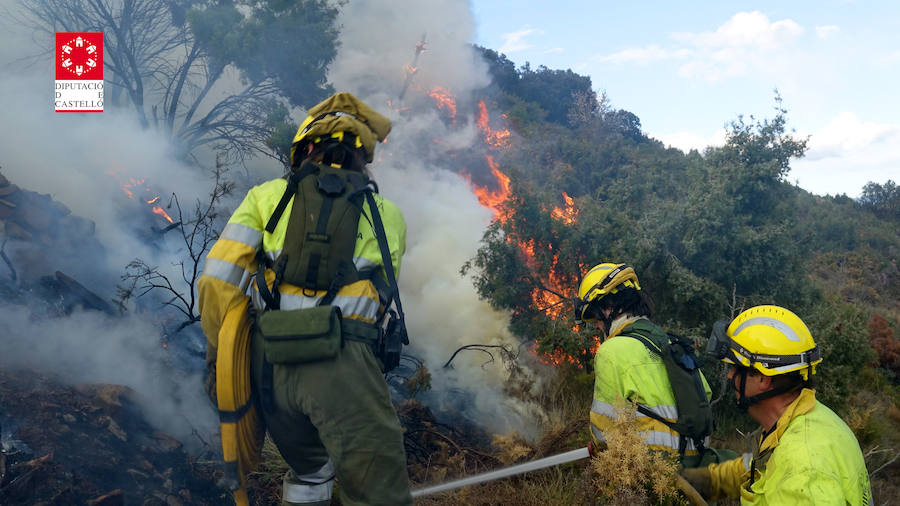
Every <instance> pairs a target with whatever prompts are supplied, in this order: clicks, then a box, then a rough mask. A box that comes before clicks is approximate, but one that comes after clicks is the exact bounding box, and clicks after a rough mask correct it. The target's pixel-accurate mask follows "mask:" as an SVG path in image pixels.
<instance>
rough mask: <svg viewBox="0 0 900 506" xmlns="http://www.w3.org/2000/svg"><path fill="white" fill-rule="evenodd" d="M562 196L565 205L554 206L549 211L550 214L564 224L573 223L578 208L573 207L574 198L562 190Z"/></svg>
mask: <svg viewBox="0 0 900 506" xmlns="http://www.w3.org/2000/svg"><path fill="white" fill-rule="evenodd" d="M562 196H563V200H565V201H566V205H565V207H561V208H560V207H554V208H553V211H550V216H553V217H554V218H556V219H557V220H559V221H561V222H563V223H564V224H566V225H574V224H575V218H576V216H578V209H576V208H575V199H573V198H572V197H570V196H569V194H568V193H566V192H562Z"/></svg>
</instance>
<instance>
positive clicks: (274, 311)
mask: <svg viewBox="0 0 900 506" xmlns="http://www.w3.org/2000/svg"><path fill="white" fill-rule="evenodd" d="M390 128H391V122H390V120H389V119H388V118H386V117H385V116H383V115H381V114H380V113H378V112H376V111H375V110H373V109H372V108H371V107H369V106H368V105H367V104H365V103H364V102H362V101H361V100H359V99H358V98H356V97H355V96H353V95H352V94H350V93H337V94H335V95H333V96H332V97H330V98H328V99H326V100H325V101H323V102H322V103H320V104H318V105H317V106H315V107H313V108H312V109H310V110H309V117H308V118H307V119H306V121H304V122H303V124H302V125H301V126H300V128H299V129H298V132H297V135H296V136H295V138H294V141H293V143H292V146H291V165H292V171H291V173H290V174H289V175H288V176H286V177H285V178H280V179H275V180H271V181H267V182H265V183H263V184H261V185H259V186H256V187H254V188H252V189H250V191H249V192H248V193H247V195H246V197H245V198H244V200H243V202H242V203H241V204H240V206H239V207H238V208H237V210H236V211H235V212H234V214H233V215H232V216H231V218H230V219H229V221H228V224H227V225H226V226H225V229H224V230H223V231H222V233H221V235H220V237H219V239H218V241H217V242H216V243H215V244H214V245H213V247H212V248H211V250H210V252H209V255H208V256H207V259H206V263H205V265H204V270H203V275H202V277H201V278H200V280H199V283H198V285H199V294H200V301H199V304H200V311H201V314H202V320H201V321H202V326H203V330H204V333H205V334H206V336H207V340H208V349H207V363H208V365H209V368H210V372H211V374H210V377H212V378H215V377H216V358H217V349H216V347H217V344H218V342H220V341H219V340H220V338H221V334H220V333H221V332H223V331H228V330H227V329H226V328H223V324H224V323H225V316H226V314H227V313H228V311H229V310H230V309H232V308H234V307H235V306H237V305H239V304H243V303H246V301H247V297H248V296H249V298H250V301H251V306H252V308H253V313H254V315H255V321H256V324H255V326H254V327H253V328H254V329H255V330H254V331H253V333H252V340H251V344H250V355H251V359H250V361H249V362H250V373H251V376H252V378H253V381H252V384H253V393H254V396H255V399H256V400H257V401H259V403H260V404H261V406H262V409H261V412H262V417H263V419H264V421H265V425H266V429H267V430H268V433H269V435H270V437H271V439H272V441H273V442H274V443H275V445H276V446H277V447H278V450H279V451H280V453H281V454H282V456H283V457H284V459H285V461H286V462H287V464H288V465H289V467H290V471H289V472H288V473H287V475H286V476H285V478H284V487H283V496H282V500H283V503H282V504H288V505H297V504H304V505H317V506H319V505H321V506H324V505H328V504H330V503H331V497H332V488H333V484H334V480H335V477H337V479H338V480H339V481H340V486H339V490H340V499H341V502H342V504H344V505H347V506H352V505H391V506H393V505H404V504H411V503H412V498H411V496H410V491H409V479H408V475H407V470H406V456H405V451H404V446H403V434H402V430H401V426H400V423H399V421H398V418H397V415H396V413H395V412H394V410H393V406H392V404H391V398H390V394H389V391H388V387H387V384H386V382H385V379H384V376H383V373H382V369H383V368H384V367H385V363H386V360H387V358H390V356H393V358H394V359H398V358H399V343H397V346H396V348H393V349H391V350H387V352H386V351H385V350H386V349H387V347H384V346H382V345H383V344H384V342H385V336H386V335H387V334H388V333H385V332H384V326H385V322H386V321H387V320H390V321H394V313H393V312H392V313H391V316H390V317H389V318H387V317H386V314H385V313H386V310H387V309H388V308H389V307H390V306H391V301H392V300H393V301H394V302H395V305H396V306H398V307H399V299H398V298H397V297H396V282H395V281H393V277H394V274H395V273H397V272H398V271H399V268H400V259H401V257H402V255H403V253H404V251H405V248H406V222H405V221H404V218H403V215H402V213H401V212H400V210H399V209H398V208H397V206H396V205H394V204H393V203H391V202H390V201H388V200H387V199H385V198H383V197H381V196H380V195H377V194H374V195H373V194H372V193H368V194H366V193H365V192H361V191H360V190H361V189H365V188H366V187H368V186H369V185H371V182H370V181H369V180H368V178H367V176H366V177H363V176H364V175H365V173H366V163H368V162H371V161H372V160H373V155H374V151H375V144H376V142H378V141H383V140H384V139H385V138H386V136H387V134H388V132H389V131H390ZM295 176H296V179H294V177H295ZM292 184H293V185H294V186H293V187H292V186H290V185H292ZM307 184H308V185H311V186H309V187H307V186H304V185H307ZM292 188H296V189H292ZM308 188H311V189H308ZM303 192H311V193H303ZM313 198H318V199H321V202H322V204H318V203H317V204H315V205H312V204H311V202H318V201H314V200H313ZM370 198H372V199H374V200H369V199H370ZM353 199H356V200H353ZM297 202H300V204H297V205H296V206H294V204H295V203H297ZM370 202H374V207H375V208H377V210H378V213H374V214H373V212H372V211H373V209H372V206H370ZM326 203H327V205H326ZM301 204H302V206H301ZM351 204H352V205H351ZM337 206H344V207H342V208H341V211H340V212H338V211H337ZM303 209H305V211H304V210H303ZM354 212H355V213H356V214H352V213H354ZM326 213H328V214H326ZM379 215H380V223H381V225H379V224H378V223H379V221H378V220H377V219H376V216H379ZM310 216H314V217H315V218H314V219H313V221H312V223H306V225H302V224H303V222H308V221H309V220H308V219H307V218H309V217H310ZM316 216H317V217H316ZM343 216H354V217H355V216H358V219H355V218H354V219H353V220H352V223H350V224H349V225H348V226H345V227H343V228H340V227H339V226H338V225H332V223H337V221H335V220H337V219H338V218H341V219H343V218H342V217H343ZM323 217H324V218H323ZM301 226H306V227H307V228H306V229H305V230H306V232H305V233H302V234H300V233H297V231H298V230H301V231H302V230H304V229H303V228H300V227H301ZM333 226H334V227H336V228H335V229H334V230H332V229H331V228H330V227H333ZM351 227H352V228H351ZM379 229H381V232H378V230H379ZM341 241H343V242H341ZM326 243H329V244H334V245H335V246H334V248H333V249H324V250H323V249H316V250H315V251H316V253H315V254H309V253H308V252H309V251H313V250H312V248H320V247H321V245H322V244H326ZM379 243H381V245H380V244H379ZM343 245H346V247H342V246H343ZM387 263H390V264H391V265H390V266H388V265H386V264H387ZM331 271H333V275H332V274H331ZM323 273H329V274H328V275H327V276H325V277H324V278H323ZM320 278H322V279H320ZM326 278H327V279H326ZM335 308H336V309H335ZM320 309H321V310H322V311H324V313H323V312H322V311H320ZM304 311H305V313H301V312H304ZM398 312H399V313H401V314H402V309H399V311H398ZM297 314H303V315H318V316H315V317H309V318H300V319H296V320H295V319H294V315H297ZM322 315H324V317H322V318H319V316H322ZM335 322H337V323H335ZM319 327H321V328H322V329H324V331H323V332H321V333H319V334H316V333H315V332H312V331H310V330H309V329H310V328H319ZM392 328H394V329H396V328H397V326H396V325H395V326H394V327H392ZM404 328H405V327H404ZM301 332H304V334H303V335H297V334H300V333H301ZM335 332H336V334H335ZM403 332H404V334H403V337H404V339H405V330H404V331H403ZM306 338H308V339H306ZM388 352H391V353H395V354H394V355H390V354H389V353H388ZM219 360H221V358H220V359H219ZM207 388H208V393H209V394H210V395H211V396H212V398H213V399H215V398H216V391H215V384H209V385H208V386H207ZM220 389H221V387H220ZM250 471H252V469H250Z"/></svg>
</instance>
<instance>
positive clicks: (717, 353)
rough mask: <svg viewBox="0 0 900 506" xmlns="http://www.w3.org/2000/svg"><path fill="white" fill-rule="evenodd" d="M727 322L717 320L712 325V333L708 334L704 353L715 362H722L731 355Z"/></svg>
mask: <svg viewBox="0 0 900 506" xmlns="http://www.w3.org/2000/svg"><path fill="white" fill-rule="evenodd" d="M729 323H731V322H730V321H729V320H719V321H717V322H716V323H713V328H712V332H711V333H710V334H709V343H707V345H706V353H708V354H710V355H712V356H713V357H714V358H716V359H717V360H724V359H726V358H729V355H731V353H730V351H731V338H729V337H728V335H727V334H726V331H727V330H728V324H729Z"/></svg>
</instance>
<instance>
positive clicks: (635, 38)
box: [471, 0, 900, 197]
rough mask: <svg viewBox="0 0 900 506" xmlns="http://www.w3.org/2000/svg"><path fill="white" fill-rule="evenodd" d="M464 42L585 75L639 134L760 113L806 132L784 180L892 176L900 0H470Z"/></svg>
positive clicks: (812, 185)
mask: <svg viewBox="0 0 900 506" xmlns="http://www.w3.org/2000/svg"><path fill="white" fill-rule="evenodd" d="M471 5H472V9H473V14H474V17H475V23H476V43H477V44H479V45H482V46H485V47H488V48H491V49H494V50H497V51H499V52H501V53H503V54H505V55H506V56H507V58H509V59H510V60H511V61H513V62H514V63H515V64H516V65H517V66H521V65H523V64H524V63H525V62H529V63H530V64H531V66H532V68H535V67H537V66H540V65H544V66H546V67H548V68H550V69H560V70H564V69H571V70H572V71H574V72H576V73H578V74H581V75H587V76H590V77H591V80H592V83H593V86H594V90H595V91H598V92H600V91H605V92H606V94H607V96H608V98H609V99H610V101H611V103H612V106H613V107H615V108H617V109H626V110H628V111H631V112H633V113H634V114H636V115H637V116H638V117H639V118H640V119H641V124H642V126H643V130H644V133H645V134H647V135H649V136H651V137H654V138H656V139H659V140H661V141H662V142H664V143H665V144H667V145H671V146H674V147H677V148H681V149H684V150H689V149H691V148H697V149H700V150H702V149H703V148H704V147H705V146H709V145H717V144H719V145H720V144H721V143H722V142H723V141H724V138H725V132H726V130H725V127H726V125H727V124H728V123H729V122H731V121H733V120H735V119H737V118H738V116H739V115H743V116H744V119H745V120H747V119H749V116H751V115H752V116H754V117H755V118H756V119H765V118H772V117H773V116H774V115H775V110H774V107H775V98H774V97H775V90H776V89H777V90H778V93H779V94H780V95H781V97H782V99H783V103H782V105H783V107H784V108H785V109H787V111H788V113H787V119H788V128H789V129H794V130H796V132H795V135H797V136H798V137H800V138H804V137H807V136H809V144H808V150H807V153H806V156H805V157H804V158H803V159H801V160H795V161H794V162H792V164H791V166H792V170H791V172H790V173H789V174H788V177H787V179H788V181H790V182H792V183H796V184H798V185H799V186H800V187H802V188H804V189H806V190H808V191H810V192H812V193H815V194H819V195H825V194H830V195H838V194H847V195H848V196H851V197H857V196H859V194H860V192H861V191H862V187H863V186H864V185H865V184H866V183H867V182H870V181H874V182H877V183H884V182H886V181H887V180H888V179H891V180H893V181H895V182H897V181H898V180H900V100H897V97H896V95H897V90H898V81H900V2H894V1H886V0H884V1H871V0H855V1H854V0H818V1H811V0H795V1H790V2H784V1H771V2H770V1H754V2H745V1H729V2H711V1H703V2H700V1H696V0H685V1H682V2H664V1H647V2H610V1H596V0H595V1H587V0H570V1H568V2H562V3H560V2H551V1H544V0H524V1H523V0H519V1H513V0H471Z"/></svg>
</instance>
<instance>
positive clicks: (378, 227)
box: [365, 188, 409, 344]
mask: <svg viewBox="0 0 900 506" xmlns="http://www.w3.org/2000/svg"><path fill="white" fill-rule="evenodd" d="M365 194H366V201H367V202H368V203H369V210H370V212H371V213H372V224H373V225H374V227H375V237H376V238H377V239H378V249H379V250H381V263H382V264H384V273H385V274H386V275H387V281H388V285H389V287H390V288H389V289H388V290H389V291H388V299H387V305H388V306H390V304H391V301H392V300H393V301H394V303H396V305H397V314H398V315H399V316H400V325H402V327H401V329H402V335H403V341H402V342H403V344H409V337H408V336H407V334H406V317H405V315H404V314H403V304H401V303H400V293H399V292H400V291H399V289H398V288H397V278H396V277H395V276H394V263H393V261H392V260H391V250H390V247H389V246H388V242H387V235H386V233H385V231H384V223H383V222H382V221H381V213H380V212H378V204H377V203H376V202H375V197H374V196H373V193H372V190H371V189H368V188H367V189H366V191H365ZM385 314H388V312H387V311H385V312H384V313H383V314H382V317H384V315H385Z"/></svg>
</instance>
